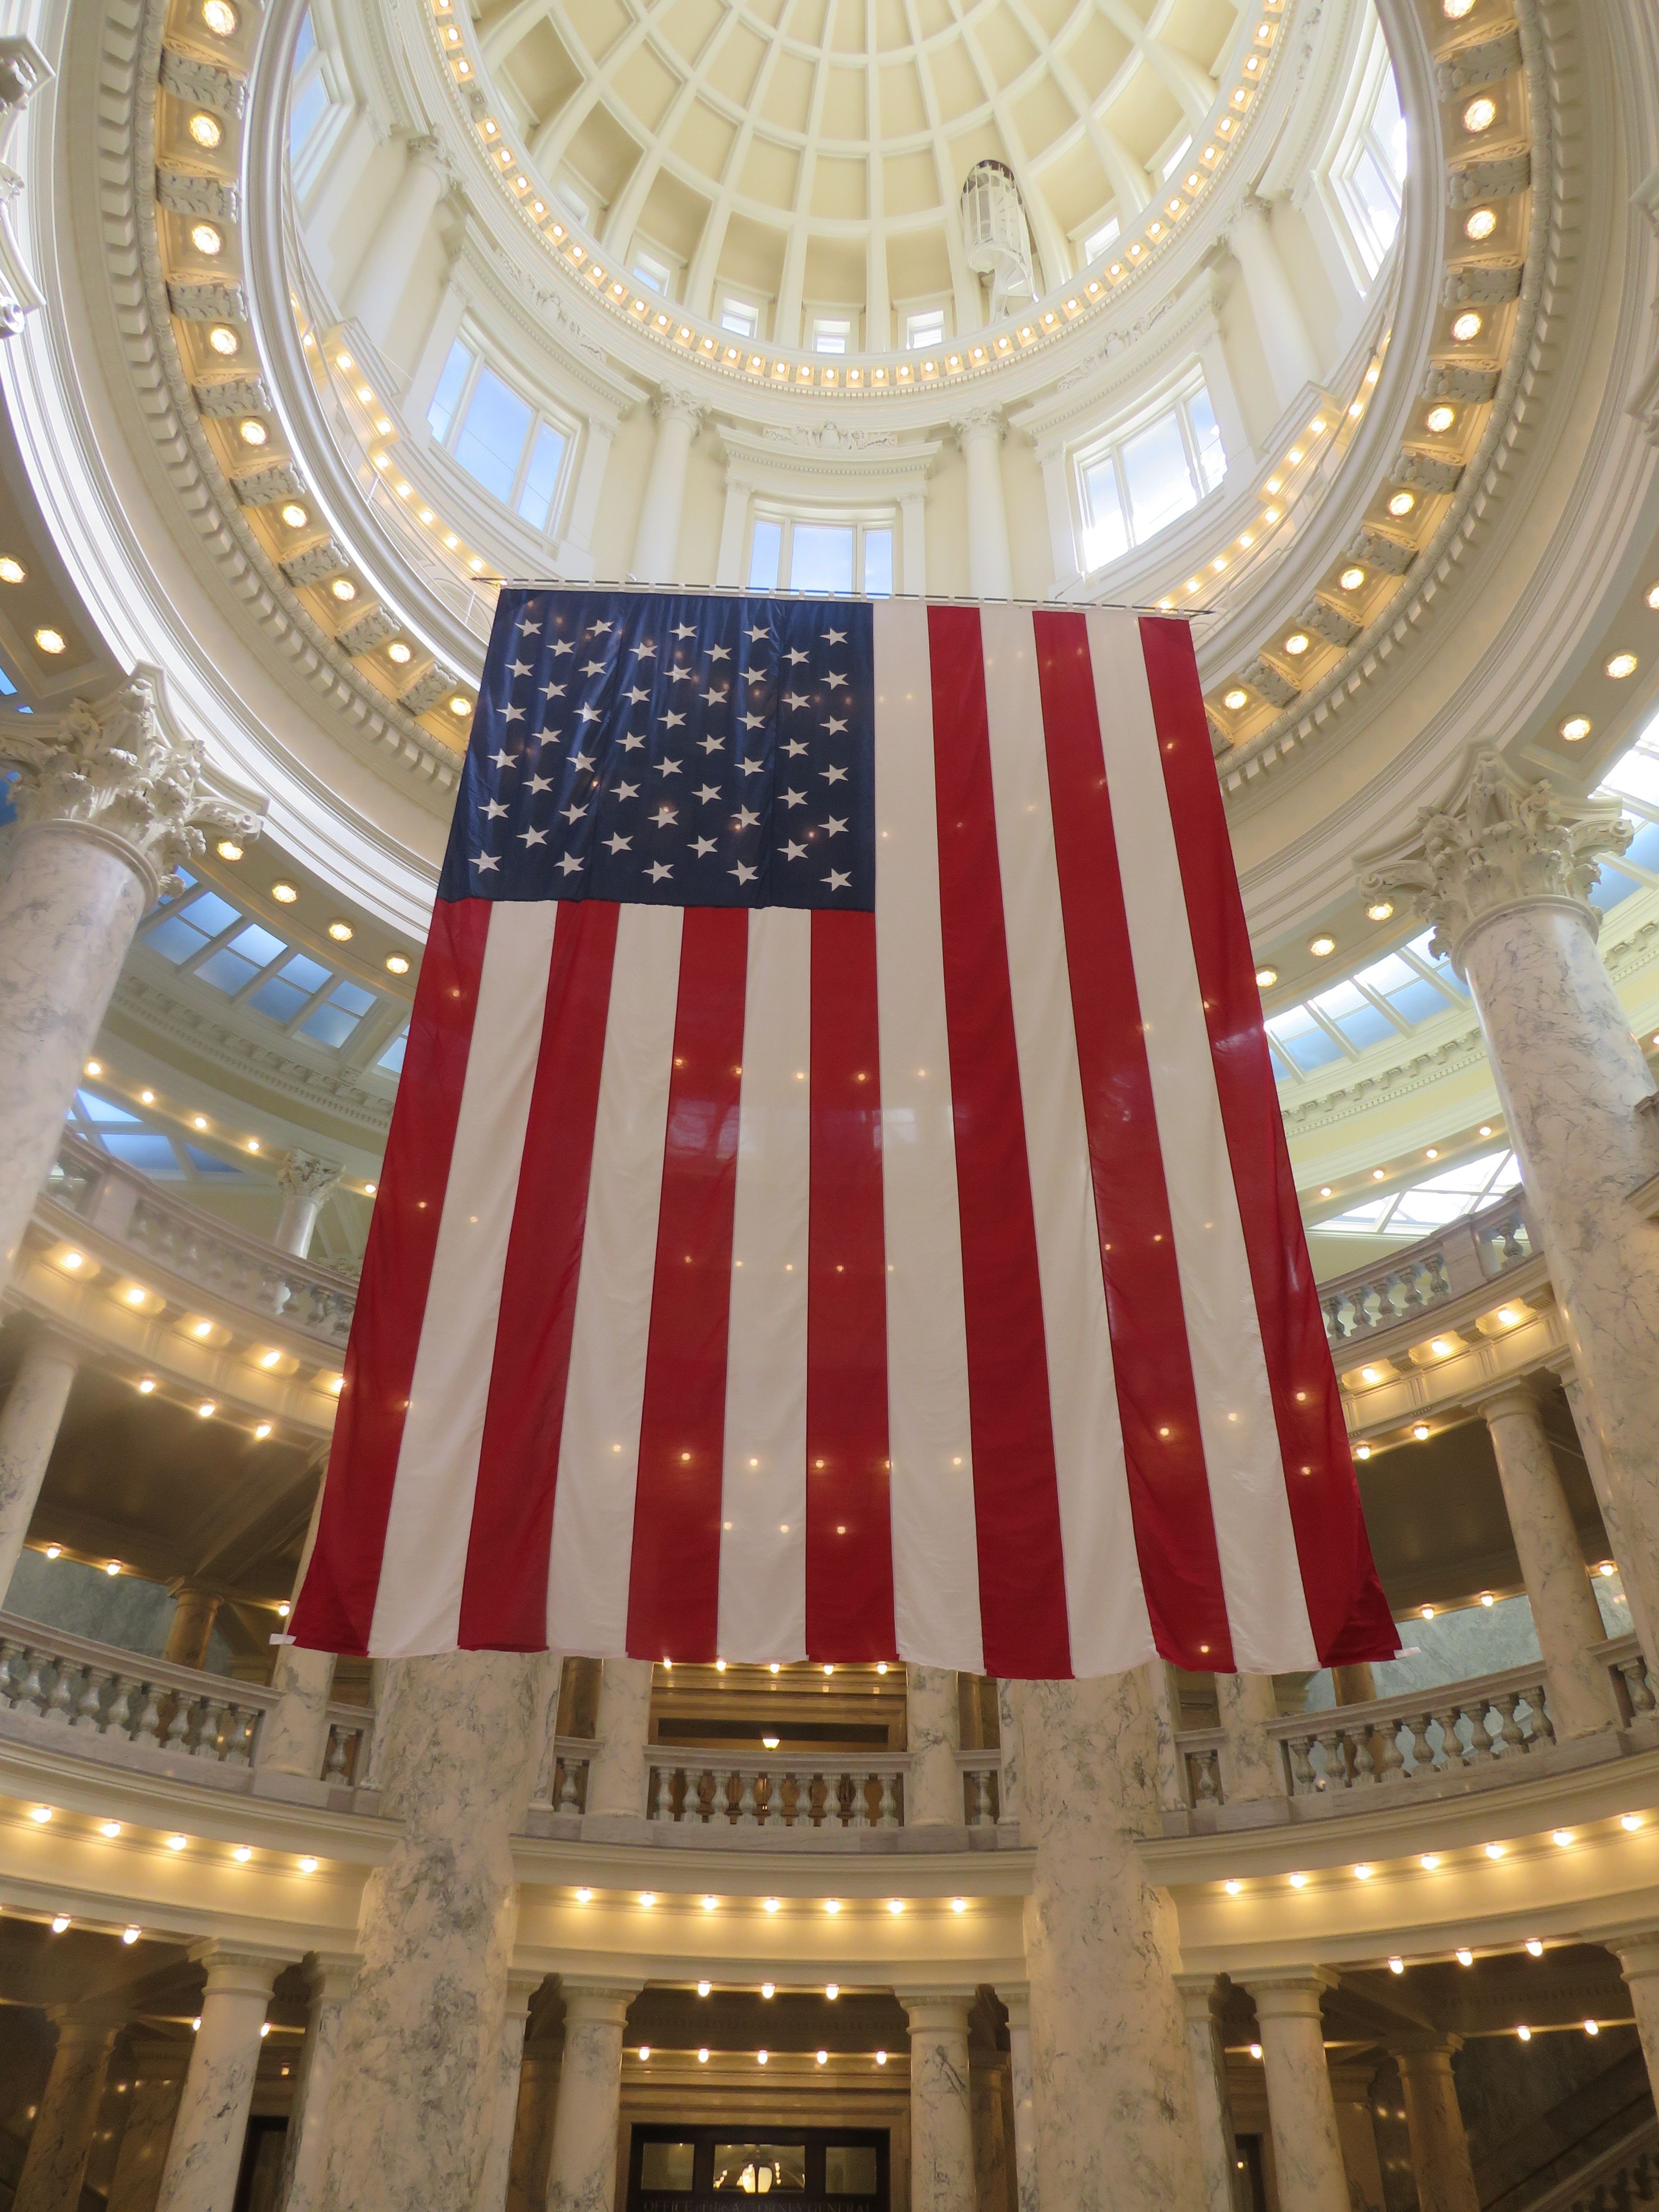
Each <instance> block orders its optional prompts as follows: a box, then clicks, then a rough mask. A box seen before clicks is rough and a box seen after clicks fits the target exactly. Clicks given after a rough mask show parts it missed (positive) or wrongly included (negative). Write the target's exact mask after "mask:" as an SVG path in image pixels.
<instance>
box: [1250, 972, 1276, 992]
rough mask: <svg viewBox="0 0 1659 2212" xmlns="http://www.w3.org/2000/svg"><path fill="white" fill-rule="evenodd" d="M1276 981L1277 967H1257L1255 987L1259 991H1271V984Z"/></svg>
mask: <svg viewBox="0 0 1659 2212" xmlns="http://www.w3.org/2000/svg"><path fill="white" fill-rule="evenodd" d="M1277 981H1279V970H1278V969H1277V968H1258V969H1256V971H1255V983H1256V988H1257V989H1258V990H1259V991H1271V990H1272V988H1273V985H1274V984H1275V983H1276V982H1277Z"/></svg>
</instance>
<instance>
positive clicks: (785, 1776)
mask: <svg viewBox="0 0 1659 2212" xmlns="http://www.w3.org/2000/svg"><path fill="white" fill-rule="evenodd" d="M909 1765H910V1762H909V1760H908V1758H906V1757H904V1756H902V1755H900V1756H897V1757H893V1756H888V1757H884V1758H875V1759H858V1760H856V1761H854V1760H848V1759H844V1758H843V1759H772V1758H769V1757H766V1758H761V1759H749V1758H744V1757H742V1756H735V1757H734V1756H733V1755H732V1753H722V1754H721V1755H720V1757H718V1758H715V1759H698V1758H697V1756H696V1753H687V1754H685V1755H684V1756H681V1757H678V1758H676V1759H665V1757H664V1756H663V1755H662V1753H661V1752H660V1750H659V1751H657V1752H656V1753H653V1755H652V1756H651V1758H650V1759H649V1761H648V1765H647V1810H648V1813H649V1815H650V1818H651V1819H652V1820H653V1821H656V1822H657V1823H659V1825H660V1826H690V1827H699V1826H700V1827H702V1828H703V1829H704V1830H706V1831H707V1832H708V1834H709V1835H711V1836H714V1835H718V1834H720V1833H721V1832H735V1831H737V1830H738V1829H748V1828H771V1829H779V1828H787V1829H793V1830H798V1831H799V1832H803V1833H804V1832H805V1831H807V1830H808V1829H816V1830H817V1831H819V1832H833V1831H836V1830H848V1829H854V1828H899V1827H902V1826H903V1825H904V1783H905V1778H906V1775H907V1774H908V1771H909Z"/></svg>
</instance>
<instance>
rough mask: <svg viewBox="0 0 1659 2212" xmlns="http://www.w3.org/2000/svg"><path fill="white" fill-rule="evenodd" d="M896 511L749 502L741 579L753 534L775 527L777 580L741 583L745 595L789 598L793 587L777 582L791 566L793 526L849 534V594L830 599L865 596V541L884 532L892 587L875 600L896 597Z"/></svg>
mask: <svg viewBox="0 0 1659 2212" xmlns="http://www.w3.org/2000/svg"><path fill="white" fill-rule="evenodd" d="M899 519H900V518H899V510H898V508H897V507H853V508H848V507H791V506H788V505H787V504H786V503H785V502H783V501H779V500H768V499H757V500H754V501H751V502H750V510H749V520H748V522H747V524H746V526H745V527H744V540H743V571H742V573H743V575H744V578H745V582H744V586H743V589H744V591H746V592H775V593H777V594H778V595H779V596H784V595H787V594H791V593H793V592H794V590H795V586H793V584H787V583H785V582H783V581H782V580H781V579H782V578H784V577H786V576H787V575H788V574H789V571H790V568H791V567H792V565H793V555H794V533H795V527H796V525H797V524H805V525H806V526H809V527H812V528H823V529H829V530H848V529H850V530H851V531H852V532H853V589H852V591H851V592H831V593H830V594H829V596H830V597H831V598H832V599H843V598H844V599H866V598H867V597H868V596H869V594H868V593H867V592H866V590H865V559H866V550H865V549H866V538H867V537H868V535H869V533H870V532H872V531H886V532H888V533H889V535H890V538H891V540H892V549H893V567H892V586H891V589H890V591H888V592H883V593H880V594H878V596H879V597H881V598H884V599H887V598H891V599H896V598H897V597H898V596H899V578H900V574H901V570H900V567H899ZM763 523H775V524H777V525H778V526H779V527H780V529H781V537H780V538H779V541H778V576H779V579H780V580H779V581H778V582H776V583H774V584H755V583H750V582H748V581H747V580H746V579H747V578H748V577H750V575H751V574H752V573H753V568H754V560H755V532H756V529H757V526H758V525H760V524H763Z"/></svg>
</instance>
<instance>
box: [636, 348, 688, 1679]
mask: <svg viewBox="0 0 1659 2212" xmlns="http://www.w3.org/2000/svg"><path fill="white" fill-rule="evenodd" d="M653 404H654V406H655V408H656V414H657V442H656V444H655V446H654V447H653V448H652V453H651V472H650V474H649V476H648V477H647V478H646V483H645V497H644V500H643V501H641V507H640V519H639V522H638V525H637V526H636V527H635V533H634V568H633V576H634V580H635V582H637V583H641V584H672V583H676V582H678V580H679V557H680V553H679V549H680V512H681V509H682V508H683V507H684V505H685V475H686V470H687V468H688V466H689V465H690V459H691V441H692V440H693V439H694V438H695V437H696V435H697V424H698V422H700V420H701V419H702V410H701V409H700V408H699V407H698V405H697V403H696V400H695V399H694V398H692V397H691V395H690V393H689V392H674V391H671V390H670V388H669V387H668V386H666V385H665V386H663V388H662V390H661V391H660V392H658V394H657V397H656V399H655V401H654V403H653ZM669 1656H673V1655H672V1654H670V1655H669Z"/></svg>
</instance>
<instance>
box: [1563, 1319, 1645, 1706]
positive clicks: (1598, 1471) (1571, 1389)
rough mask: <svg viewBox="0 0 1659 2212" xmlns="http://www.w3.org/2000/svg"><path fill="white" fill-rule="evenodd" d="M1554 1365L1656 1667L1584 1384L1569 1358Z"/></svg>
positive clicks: (1638, 1628)
mask: <svg viewBox="0 0 1659 2212" xmlns="http://www.w3.org/2000/svg"><path fill="white" fill-rule="evenodd" d="M1554 1365H1555V1371H1556V1373H1557V1374H1558V1375H1559V1376H1560V1378H1561V1389H1562V1393H1563V1395H1565V1399H1566V1401H1567V1411H1568V1413H1571V1416H1572V1425H1573V1432H1574V1434H1575V1435H1576V1436H1577V1438H1578V1449H1580V1451H1582V1452H1583V1455H1584V1466H1585V1468H1586V1469H1587V1470H1588V1472H1589V1479H1590V1486H1591V1488H1592V1489H1593V1490H1594V1491H1595V1502H1596V1504H1598V1505H1599V1506H1600V1507H1601V1525H1602V1527H1603V1528H1605V1529H1606V1530H1607V1542H1608V1543H1609V1544H1610V1545H1611V1546H1612V1547H1613V1559H1614V1561H1615V1562H1616V1563H1617V1565H1618V1566H1619V1568H1620V1580H1621V1584H1622V1587H1623V1589H1624V1593H1625V1603H1626V1607H1627V1608H1628V1609H1629V1613H1630V1625H1631V1626H1632V1628H1633V1629H1634V1630H1635V1632H1636V1640H1637V1642H1638V1644H1640V1645H1641V1647H1642V1651H1643V1655H1644V1657H1645V1658H1646V1660H1647V1662H1648V1665H1649V1667H1650V1668H1659V1638H1656V1637H1655V1634H1654V1628H1653V1622H1652V1620H1651V1619H1650V1617H1649V1615H1648V1613H1647V1612H1646V1610H1645V1608H1644V1605H1643V1603H1642V1597H1641V1593H1640V1591H1639V1590H1638V1589H1636V1588H1634V1587H1633V1585H1632V1582H1631V1579H1630V1577H1629V1576H1628V1575H1626V1574H1625V1573H1624V1561H1625V1556H1626V1551H1627V1549H1628V1547H1627V1546H1626V1543H1625V1541H1624V1538H1623V1535H1622V1534H1621V1532H1620V1521H1619V1501H1618V1499H1617V1498H1614V1496H1613V1485H1612V1483H1611V1481H1610V1480H1608V1476H1607V1461H1606V1460H1605V1459H1604V1458H1603V1457H1602V1455H1601V1438H1600V1437H1598V1436H1597V1435H1596V1433H1595V1423H1594V1422H1593V1421H1592V1420H1591V1419H1590V1417H1589V1407H1587V1406H1586V1405H1585V1403H1584V1386H1583V1383H1581V1382H1580V1381H1579V1379H1578V1370H1577V1368H1576V1367H1575V1366H1574V1365H1573V1364H1572V1362H1571V1359H1563V1360H1559V1361H1557V1362H1555V1363H1554ZM1598 1610H1599V1608H1598Z"/></svg>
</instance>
